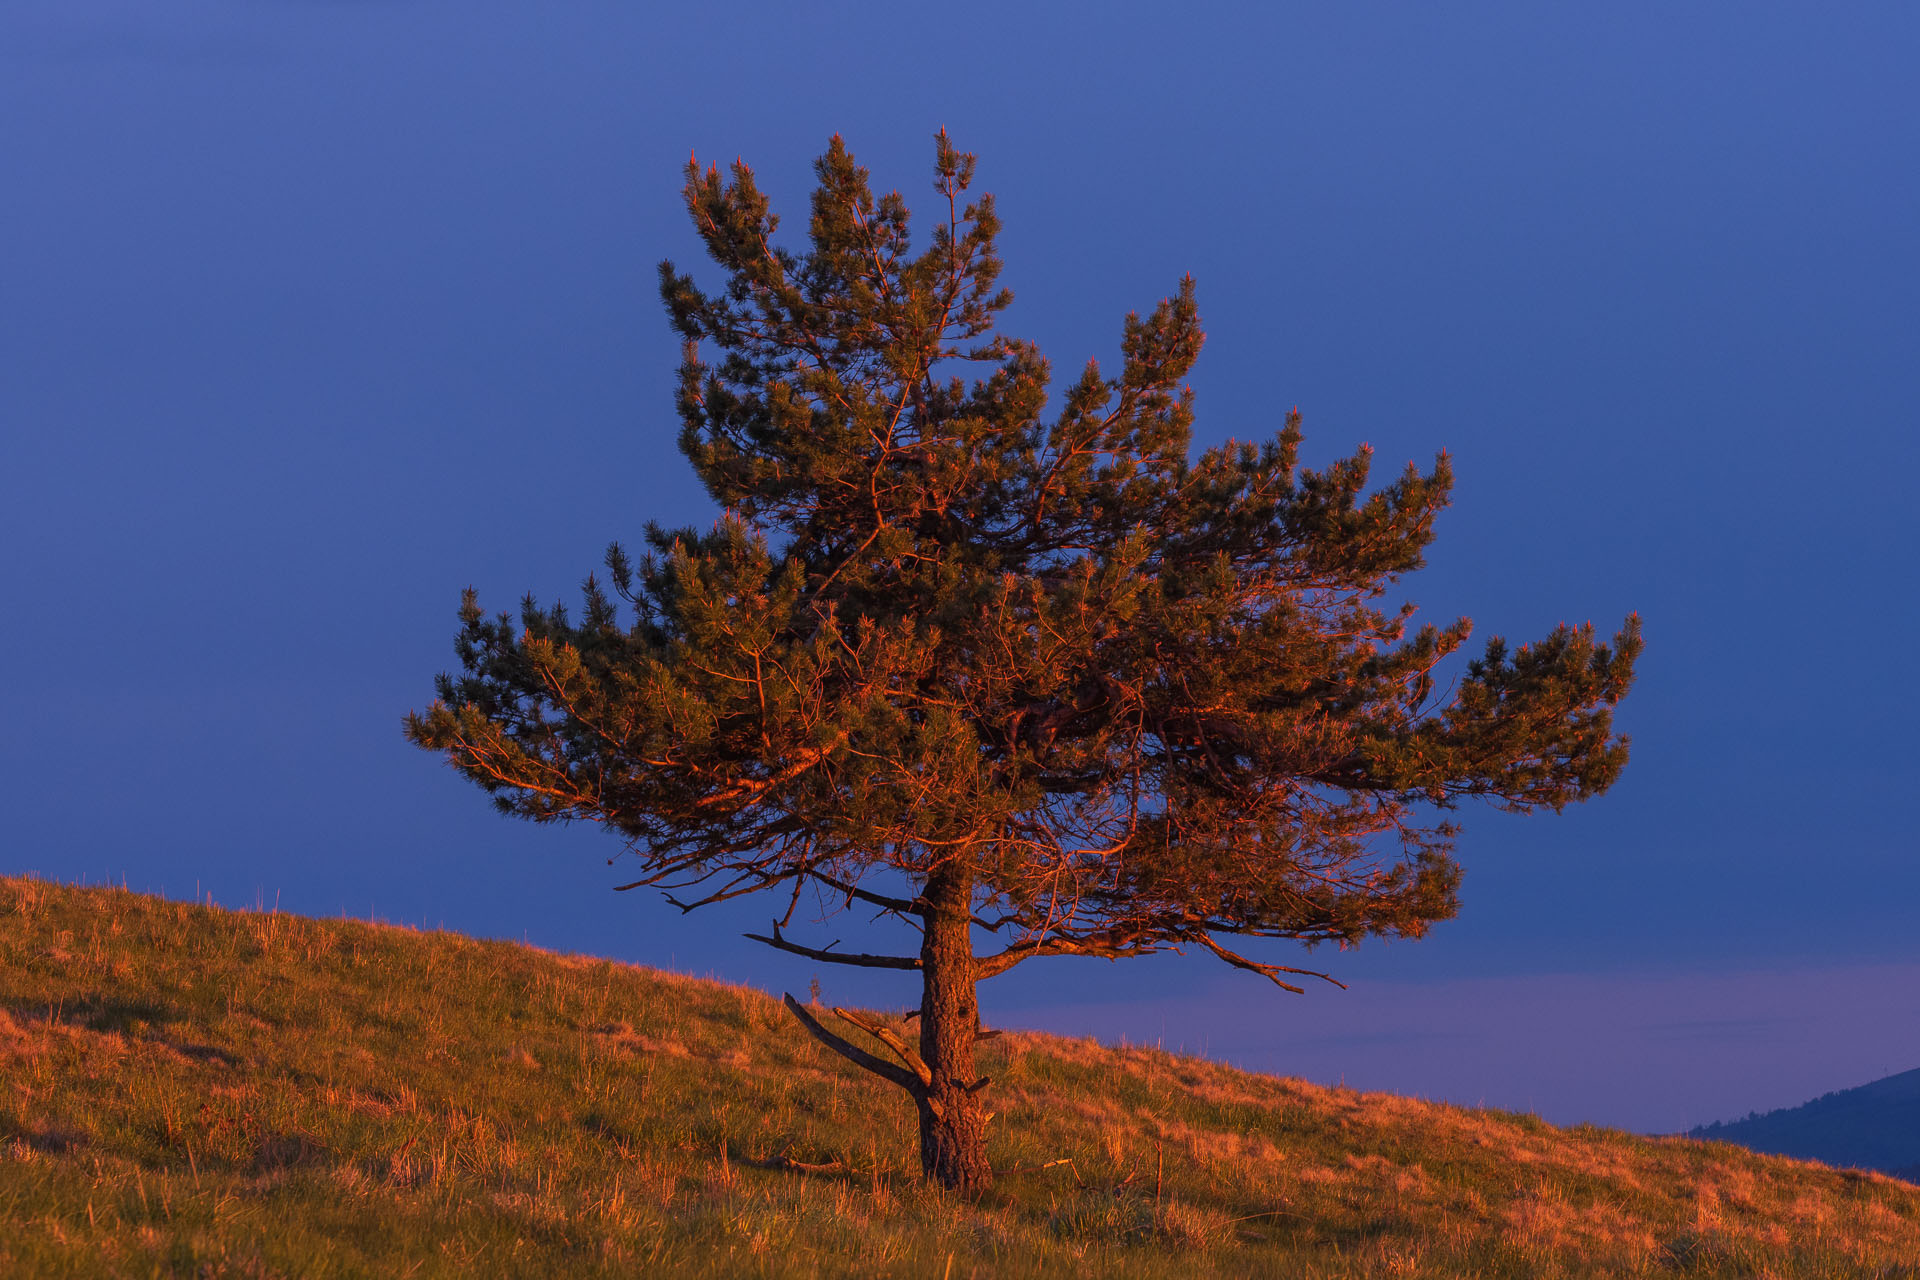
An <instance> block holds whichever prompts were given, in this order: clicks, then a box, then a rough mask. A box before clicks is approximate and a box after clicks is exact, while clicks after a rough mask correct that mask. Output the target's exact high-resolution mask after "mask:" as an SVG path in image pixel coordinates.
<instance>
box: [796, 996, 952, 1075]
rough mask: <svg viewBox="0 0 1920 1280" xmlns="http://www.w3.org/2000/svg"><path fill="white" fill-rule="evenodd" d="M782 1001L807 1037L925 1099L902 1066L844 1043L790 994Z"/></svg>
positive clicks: (847, 1042)
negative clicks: (805, 1030) (806, 1033)
mask: <svg viewBox="0 0 1920 1280" xmlns="http://www.w3.org/2000/svg"><path fill="white" fill-rule="evenodd" d="M781 1002H782V1003H784V1004H785V1005H786V1006H787V1010H788V1012H790V1013H792V1014H793V1016H794V1017H796V1018H798V1019H799V1020H800V1025H801V1026H803V1027H805V1028H806V1029H807V1032H808V1034H810V1035H812V1036H813V1038H814V1039H815V1040H818V1041H819V1042H820V1043H821V1044H823V1045H825V1046H827V1048H829V1049H831V1050H833V1051H834V1052H835V1053H837V1054H839V1055H840V1056H841V1057H843V1058H845V1059H846V1060H847V1061H848V1062H851V1063H852V1064H853V1065H854V1066H856V1067H861V1068H863V1069H865V1070H867V1071H871V1072H873V1074H875V1075H877V1076H879V1077H880V1078H881V1079H882V1080H891V1081H893V1083H895V1084H897V1085H899V1086H900V1087H901V1088H902V1089H905V1090H906V1091H907V1092H908V1093H910V1094H912V1095H913V1096H914V1097H916V1098H922V1097H924V1096H925V1094H926V1090H925V1089H924V1088H923V1087H922V1086H921V1084H920V1080H919V1078H918V1077H916V1076H915V1075H914V1074H913V1073H912V1072H910V1071H908V1070H907V1069H906V1068H905V1067H898V1066H895V1065H894V1064H893V1063H891V1062H888V1061H887V1060H886V1059H885V1058H880V1057H876V1056H874V1055H873V1054H871V1053H868V1052H867V1051H866V1050H865V1049H862V1048H861V1047H860V1046H859V1045H857V1044H854V1043H852V1042H851V1041H848V1040H844V1039H842V1038H841V1037H839V1036H837V1035H835V1034H834V1033H833V1032H831V1031H829V1030H827V1029H826V1028H825V1027H823V1026H821V1025H820V1021H819V1019H817V1018H815V1017H814V1016H813V1015H812V1014H810V1013H808V1012H807V1009H806V1006H805V1005H803V1004H801V1003H800V1002H799V1001H798V1000H795V999H794V998H793V997H792V996H791V995H785V994H783V995H782V996H781Z"/></svg>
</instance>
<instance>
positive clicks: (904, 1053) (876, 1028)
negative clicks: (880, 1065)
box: [833, 1008, 933, 1086]
mask: <svg viewBox="0 0 1920 1280" xmlns="http://www.w3.org/2000/svg"><path fill="white" fill-rule="evenodd" d="M833 1016H834V1017H836V1018H838V1019H840V1020H841V1021H842V1022H846V1023H851V1024H852V1025H853V1026H856V1027H858V1028H860V1029H861V1030H862V1031H864V1032H866V1033H867V1034H868V1035H870V1036H872V1037H873V1038H874V1039H875V1040H878V1041H879V1042H880V1043H881V1044H884V1045H885V1046H887V1048H889V1049H891V1050H893V1051H894V1053H895V1054H897V1055H899V1058H900V1061H901V1062H903V1063H905V1064H906V1066H907V1070H909V1071H911V1072H913V1074H915V1075H916V1076H919V1077H920V1083H921V1084H923V1085H929V1086H931V1085H932V1084H933V1072H932V1071H930V1070H928V1069H927V1064H926V1063H924V1062H922V1061H921V1060H920V1055H919V1054H917V1053H915V1052H914V1051H913V1050H912V1049H911V1048H909V1047H908V1046H907V1042H906V1041H905V1040H903V1039H901V1038H900V1037H899V1036H897V1035H895V1034H894V1033H893V1031H892V1030H891V1029H890V1028H888V1027H886V1026H884V1025H883V1024H881V1023H878V1022H875V1021H874V1020H873V1019H872V1018H868V1017H865V1016H863V1015H861V1014H857V1013H854V1012H853V1011H851V1010H849V1009H840V1008H836V1009H834V1011H833Z"/></svg>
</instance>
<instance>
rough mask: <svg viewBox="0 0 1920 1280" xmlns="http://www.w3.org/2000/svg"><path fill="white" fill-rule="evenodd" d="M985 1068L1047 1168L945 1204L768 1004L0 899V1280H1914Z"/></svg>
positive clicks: (1779, 1177) (1197, 1089)
mask: <svg viewBox="0 0 1920 1280" xmlns="http://www.w3.org/2000/svg"><path fill="white" fill-rule="evenodd" d="M987 1047H988V1048H989V1049H990V1055H991V1056H990V1059H989V1064H988V1070H989V1071H990V1072H991V1073H992V1074H993V1076H994V1077H995V1080H996V1081H997V1082H998V1083H997V1084H996V1087H995V1089H996V1097H997V1109H998V1110H999V1111H1000V1113H1001V1114H1000V1118H999V1119H997V1120H995V1121H994V1132H993V1140H992V1154H993V1158H994V1160H995V1163H996V1164H997V1165H999V1166H1001V1167H1003V1168H1017V1167H1027V1166H1037V1165H1041V1164H1043V1163H1045V1162H1047V1161H1051V1160H1055V1159H1058V1158H1060V1157H1067V1158H1070V1159H1071V1161H1072V1163H1071V1164H1070V1165H1060V1166H1055V1167H1053V1168H1049V1169H1044V1170H1040V1171H1036V1172H1029V1173H1019V1174H1014V1175H1011V1176H1008V1177H1006V1178H1004V1179H1003V1180H1002V1182H1001V1184H1000V1186H999V1187H998V1188H996V1190H995V1191H994V1192H993V1193H992V1194H991V1195H989V1196H987V1197H986V1198H984V1199H982V1200H980V1201H978V1202H973V1203H965V1202H959V1201H955V1200H953V1199H952V1198H950V1197H947V1196H944V1195H942V1194H941V1193H939V1192H936V1191H931V1190H928V1189H927V1188H925V1187H923V1186H921V1185H920V1184H919V1182H918V1180H917V1178H916V1177H915V1176H914V1173H913V1163H914V1154H913V1146H912V1134H911V1129H910V1124H909V1118H908V1113H907V1112H906V1109H905V1108H904V1107H903V1106H901V1105H900V1102H899V1100H898V1099H896V1098H895V1097H893V1096H891V1094H890V1093H889V1092H887V1091H885V1090H884V1089H882V1088H880V1087H878V1086H875V1085H873V1084H871V1083H870V1082H869V1081H868V1080H867V1079H866V1078H865V1077H863V1076H861V1075H860V1074H859V1073H857V1072H855V1071H853V1070H852V1069H851V1068H849V1067H847V1066H846V1065H845V1064H843V1063H841V1062H840V1061H839V1060H837V1059H834V1058H832V1057H830V1056H827V1055H825V1054H824V1053H823V1052H821V1051H820V1050H818V1049H817V1047H816V1046H814V1045H813V1043H812V1042H811V1041H809V1040H808V1039H806V1038H805V1036H804V1035H802V1034H801V1033H800V1032H799V1031H798V1030H797V1029H795V1028H794V1027H792V1026H791V1025H790V1024H789V1022H788V1019H787V1016H786V1014H785V1013H784V1011H782V1010H781V1009H780V1008H779V1006H778V1005H777V1004H775V1003H774V1002H773V1001H772V1000H771V999H769V998H768V997H766V996H764V995H762V994H760V993H758V992H754V991H749V990H744V989H740V988H733V987H726V986H722V985H719V984H715V983H710V982H699V981H694V980H691V979H687V978H682V977H678V976H675V975H669V974H662V973H658V972H654V971H651V970H644V969H638V968H633V967H629V966H623V965H617V964H612V963H609V962H606V961H601V960H594V959H589V958H584V957H575V956H556V955H552V954H550V953H545V952H540V951H536V950H533V949H531V948H526V947H520V946H514V945H510V944H505V943H490V942H477V941H474V940H472V939H469V938H464V937H460V936H458V935H454V934H445V933H416V932H413V931H410V930H405V929H398V928H391V927H385V926H372V925H368V924H365V923H361V922H355V921H319V920H305V919H300V918H297V917H290V916H284V915H277V914H270V913H268V914H263V913H253V912H228V911H221V910H217V909H214V908H209V907H203V906H195V905H189V904H183V903H178V902H167V901H162V900H159V899H155V898H149V897H142V896H139V895H135V894H129V893H124V892H120V891H115V890H110V889H82V888H74V887H70V886H58V885H52V884H47V883H44V882H41V881H37V880H30V879H14V880H4V879H0V1078H3V1079H4V1080H5V1081H6V1084H7V1089H6V1090H5V1093H4V1095H0V1275H7V1276H12V1275H23V1276H25V1275H31V1276H42V1275H45V1276H63V1275H71V1276H96V1275H128V1276H137V1275H192V1276H196V1277H198V1276H207V1277H215V1276H235V1277H256V1278H257V1277H272V1276H300V1277H309V1276H312V1277H327V1276H355V1275H407V1276H419V1277H429V1276H471V1275H526V1276H541V1277H545V1276H572V1275H582V1276H597V1275H607V1276H613V1275H635V1274H644V1275H687V1276H715V1277H719V1276H727V1277H732V1276H769V1277H773V1276H779V1277H806V1276H875V1277H878V1276H945V1277H948V1280H957V1278H959V1277H989V1276H991V1277H1002V1276H1005V1277H1024V1276H1041V1275H1102V1276H1123V1277H1129V1276H1130V1277H1187V1276H1234V1277H1239V1276H1289V1277H1292V1276H1301V1277H1334V1276H1354V1277H1360V1276H1365V1277H1373V1276H1406V1277H1420V1276H1427V1277H1441V1276H1446V1277H1455V1276H1460V1277H1464V1276H1474V1277H1499V1276H1511V1277H1536V1276H1543V1277H1553V1276H1568V1277H1572V1276H1600V1275H1662V1276H1664V1275H1689V1276H1726V1277H1734V1276H1741V1277H1759V1276H1768V1277H1780V1278H1785V1277H1816V1276H1817V1277H1829V1276H1852V1275H1865V1276H1876V1277H1884V1278H1886V1280H1893V1278H1895V1277H1915V1278H1920V1269H1916V1267H1915V1265H1914V1262H1915V1260H1916V1259H1920V1188H1915V1187H1913V1186H1911V1185H1909V1184H1906V1183H1901V1182H1896V1181H1894V1180H1892V1179H1889V1178H1883V1177H1879V1176H1877V1175H1868V1174H1857V1173H1847V1172H1840V1171H1835V1170H1830V1169H1825V1168H1821V1167H1819V1166H1815V1165H1808V1164H1799V1163H1795V1162H1791V1161H1785V1160H1777V1159H1771V1158H1767V1157H1761V1156H1756V1155H1752V1154H1750V1153H1747V1152H1745V1151H1741V1150H1739V1149H1736V1148H1732V1147H1725V1146H1714V1145H1709V1144H1702V1143H1696V1142H1689V1141H1685V1140H1653V1139H1647V1138H1641V1137H1636V1136H1633V1135H1630V1134H1624V1133H1618V1132H1612V1131H1606V1130H1599V1129H1592V1128H1581V1129H1576V1130H1560V1129H1555V1128H1552V1127H1550V1126H1548V1125H1545V1124H1543V1123H1541V1122H1540V1121H1539V1120H1537V1119H1536V1118H1534V1117H1531V1116H1523V1115H1512V1114H1505V1113H1500V1112H1491V1111H1468V1110H1462V1109H1458V1108H1452V1107H1444V1106H1436V1105H1430V1104H1427V1103H1422V1102H1416V1101H1413V1100H1410V1099H1406V1098H1399V1097H1394V1096H1391V1095H1384V1094H1362V1093H1357V1092H1354V1091H1351V1090H1344V1089H1325V1088H1320V1087H1318V1086H1315V1085H1311V1084H1306V1083H1304V1082H1301V1081H1297V1080H1285V1079H1277V1078H1273V1077H1267V1076H1258V1075H1251V1074H1247V1073H1243V1072H1237V1071H1233V1070H1230V1069H1228V1068H1225V1067H1222V1066H1219V1065H1217V1064H1213V1063H1209V1062H1205V1061H1201V1060H1197V1059H1192V1058H1180V1057H1175V1056H1173V1055H1170V1054H1166V1053H1161V1052H1158V1051H1155V1050H1147V1049H1109V1048H1104V1047H1102V1046H1099V1045H1097V1044H1094V1043H1092V1042H1090V1041H1084V1040H1064V1039H1059V1038H1055V1037H1048V1036H1040V1035H1033V1034H1026V1033H1015V1034H1009V1035H1006V1036H1004V1037H1002V1038H1000V1039H998V1040H995V1041H991V1042H989V1045H988V1046H987ZM783 1156H791V1157H792V1158H794V1159H797V1160H801V1161H805V1162H808V1163H811V1164H828V1163H838V1164H839V1165H841V1166H842V1167H843V1170H844V1171H843V1172H839V1173H834V1174H806V1173H801V1172H795V1171H792V1170H787V1169H782V1168H779V1167H777V1164H778V1160H779V1158H780V1157H783Z"/></svg>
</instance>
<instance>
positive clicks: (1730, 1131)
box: [1688, 1070, 1920, 1181]
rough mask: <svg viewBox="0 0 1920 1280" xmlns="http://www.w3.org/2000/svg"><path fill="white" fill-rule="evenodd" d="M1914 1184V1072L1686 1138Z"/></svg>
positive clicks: (1917, 1075) (1918, 1134) (1917, 1167)
mask: <svg viewBox="0 0 1920 1280" xmlns="http://www.w3.org/2000/svg"><path fill="white" fill-rule="evenodd" d="M1688 1136H1689V1137H1694V1138H1706V1139H1709V1140H1712V1141H1716V1142H1736V1143H1738V1144H1740V1145H1741V1146H1743V1147H1751V1148H1752V1149H1753V1150H1755V1151H1766V1152H1771V1153H1772V1154H1774V1155H1783V1156H1794V1157H1797V1158H1799V1159H1802V1160H1820V1161H1824V1162H1825V1163H1827V1164H1832V1165H1842V1166H1849V1167H1853V1168H1859V1169H1879V1170H1881V1171H1883V1172H1886V1173H1893V1174H1899V1175H1901V1176H1904V1177H1907V1178H1909V1179H1913V1180H1916V1181H1920V1178H1916V1175H1920V1070H1914V1071H1902V1072H1901V1073H1900V1074H1898V1075H1892V1076H1887V1077H1886V1078H1885V1079H1882V1080H1875V1081H1874V1082H1873V1083H1872V1084H1863V1085H1861V1086H1859V1087H1858V1088H1856V1089H1842V1090H1839V1091H1838V1092H1836V1093H1829V1094H1825V1095H1823V1096H1821V1097H1818V1098H1815V1099H1814V1100H1813V1101H1812V1102H1806V1103H1802V1104H1801V1105H1800V1106H1797V1107H1786V1108H1783V1109H1781V1110H1779V1111H1769V1112H1767V1113H1766V1114H1765V1115H1757V1116H1748V1117H1747V1118H1746V1119H1745V1120H1734V1121H1730V1122H1728V1123H1724V1124H1710V1125H1704V1126H1702V1127H1701V1128H1698V1129H1695V1130H1693V1131H1692V1133H1690V1134H1689V1135H1688Z"/></svg>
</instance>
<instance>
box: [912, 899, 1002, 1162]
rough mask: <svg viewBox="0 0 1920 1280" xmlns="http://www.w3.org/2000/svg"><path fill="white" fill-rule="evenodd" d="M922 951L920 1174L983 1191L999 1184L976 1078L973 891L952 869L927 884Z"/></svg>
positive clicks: (977, 1027) (977, 1028) (977, 1013)
mask: <svg viewBox="0 0 1920 1280" xmlns="http://www.w3.org/2000/svg"><path fill="white" fill-rule="evenodd" d="M923 897H924V898H925V900H926V902H927V911H926V914H925V915H924V916H923V917H922V919H923V923H924V926H925V929H926V934H925V936H924V938H923V940H922V941H921V944H920V964H921V978H922V981H923V984H924V986H923V988H922V990H923V994H922V996H921V1000H920V1057H921V1059H922V1060H923V1061H924V1062H925V1063H926V1064H927V1070H928V1071H929V1072H931V1073H932V1077H933V1078H932V1080H931V1082H930V1083H929V1084H928V1085H927V1087H926V1093H925V1096H924V1097H922V1098H920V1099H919V1103H918V1105H919V1109H920V1168H921V1171H922V1172H923V1173H925V1174H926V1176H927V1177H928V1178H930V1179H932V1180H933V1181H935V1182H938V1183H939V1184H940V1185H941V1186H943V1187H947V1188H950V1189H952V1190H955V1191H963V1192H974V1191H984V1190H985V1189H986V1188H987V1187H988V1186H989V1185H990V1184H991V1183H992V1182H993V1170H992V1168H991V1167H990V1166H989V1165H988V1164H987V1122H986V1115H985V1113H984V1112H983V1111H982V1109H981V1106H980V1097H979V1094H978V1092H977V1088H978V1087H979V1086H980V1085H984V1083H985V1082H984V1081H980V1080H978V1077H977V1076H976V1075H975V1074H974V1064H973V1047H974V1041H975V1039H976V1038H977V1037H978V1036H979V1033H980V1003H979V998H978V996H977V995H976V994H975V991H974V981H975V979H974V964H973V936H972V911H973V885H972V883H971V881H970V880H969V879H968V877H967V873H966V871H965V870H963V869H961V868H959V867H957V866H955V865H954V864H952V863H949V864H947V865H945V866H942V867H938V868H936V869H935V870H934V872H933V874H932V875H930V876H929V877H928V878H927V885H926V889H925V892H924V894H923Z"/></svg>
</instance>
